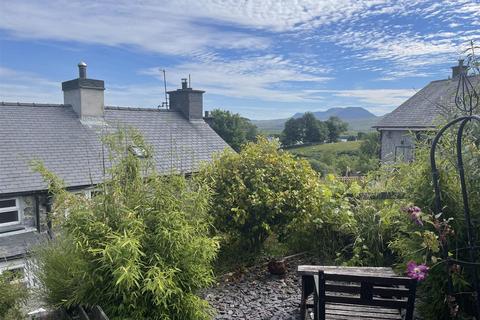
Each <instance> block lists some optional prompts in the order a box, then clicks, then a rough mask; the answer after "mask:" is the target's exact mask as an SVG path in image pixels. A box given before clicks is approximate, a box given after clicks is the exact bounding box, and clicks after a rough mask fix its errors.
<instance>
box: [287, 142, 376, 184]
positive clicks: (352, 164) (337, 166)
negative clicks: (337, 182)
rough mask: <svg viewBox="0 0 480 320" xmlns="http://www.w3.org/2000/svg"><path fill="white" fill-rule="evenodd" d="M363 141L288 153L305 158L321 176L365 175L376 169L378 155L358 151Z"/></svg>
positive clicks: (297, 148) (293, 150)
mask: <svg viewBox="0 0 480 320" xmlns="http://www.w3.org/2000/svg"><path fill="white" fill-rule="evenodd" d="M363 143H364V142H363V141H348V142H336V143H326V144H317V145H311V146H300V147H295V148H289V149H288V151H289V152H291V153H293V154H296V155H298V156H299V157H302V158H305V159H306V160H308V161H309V162H310V164H311V166H312V167H313V168H314V169H315V170H316V171H317V172H320V173H322V174H325V173H327V174H328V173H332V174H336V175H342V176H344V175H347V174H351V173H361V174H365V173H368V172H369V171H372V170H375V169H377V168H378V165H379V161H378V155H375V156H370V155H368V154H364V153H363V152H361V151H360V148H361V146H362V145H363Z"/></svg>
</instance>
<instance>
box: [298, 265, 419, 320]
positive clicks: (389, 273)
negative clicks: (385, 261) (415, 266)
mask: <svg viewBox="0 0 480 320" xmlns="http://www.w3.org/2000/svg"><path fill="white" fill-rule="evenodd" d="M297 272H298V274H299V275H300V276H301V278H302V297H301V301H300V312H301V319H302V320H304V319H305V317H306V315H307V313H308V309H309V308H312V309H313V317H314V319H315V320H346V319H352V320H354V319H358V320H360V319H361V320H367V319H373V320H386V319H389V320H393V319H399V320H400V319H403V318H402V315H401V309H405V311H406V312H405V318H404V319H405V320H412V319H413V309H414V303H415V291H416V284H417V281H416V280H414V279H410V278H406V277H398V276H396V275H395V274H394V273H393V270H392V269H391V268H376V267H332V266H298V270H297ZM312 295H313V303H308V301H309V300H308V299H309V297H310V296H312Z"/></svg>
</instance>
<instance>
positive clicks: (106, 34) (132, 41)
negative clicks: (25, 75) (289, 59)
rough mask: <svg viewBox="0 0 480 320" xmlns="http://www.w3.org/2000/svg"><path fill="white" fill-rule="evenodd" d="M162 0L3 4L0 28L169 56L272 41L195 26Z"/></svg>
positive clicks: (26, 35) (29, 35)
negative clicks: (135, 48) (156, 0)
mask: <svg viewBox="0 0 480 320" xmlns="http://www.w3.org/2000/svg"><path fill="white" fill-rule="evenodd" d="M172 7H173V6H172V5H171V4H170V5H168V3H166V4H164V3H160V2H148V1H146V2H133V1H118V2H110V1H108V2H97V3H94V2H84V1H60V0H53V1H49V2H48V5H46V4H45V3H42V2H34V1H27V2H17V1H13V2H5V3H2V11H1V13H0V28H2V29H5V30H8V31H10V32H11V33H12V34H13V35H15V36H17V37H23V38H33V39H51V40H58V41H77V42H82V43H96V44H102V45H111V46H121V45H127V46H132V47H137V48H140V49H143V50H148V51H152V52H158V53H165V54H191V53H194V52H198V51H205V50H209V49H218V48H226V49H239V48H242V49H250V48H255V49H257V50H258V49H262V48H266V47H267V46H268V44H269V40H268V39H266V38H262V37H259V36H255V35H251V34H247V33H241V32H235V31H222V32H219V30H218V28H214V27H212V26H207V25H206V24H200V23H197V22H195V21H194V20H193V19H192V17H191V16H188V15H186V14H185V12H182V8H181V7H180V6H175V8H177V10H175V11H172V10H171V9H172Z"/></svg>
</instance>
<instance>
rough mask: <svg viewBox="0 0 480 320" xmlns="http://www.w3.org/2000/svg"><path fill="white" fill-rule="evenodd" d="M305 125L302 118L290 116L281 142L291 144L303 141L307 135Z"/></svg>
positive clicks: (286, 144)
mask: <svg viewBox="0 0 480 320" xmlns="http://www.w3.org/2000/svg"><path fill="white" fill-rule="evenodd" d="M304 128H305V126H304V124H303V121H302V119H301V118H299V119H294V118H290V119H288V120H287V122H285V128H284V129H283V132H282V135H281V138H280V140H281V142H282V145H284V146H291V145H294V144H296V143H298V142H303V139H304V137H305V129H304Z"/></svg>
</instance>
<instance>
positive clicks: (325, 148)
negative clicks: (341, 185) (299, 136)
mask: <svg viewBox="0 0 480 320" xmlns="http://www.w3.org/2000/svg"><path fill="white" fill-rule="evenodd" d="M361 144H362V141H347V142H336V143H324V144H316V145H310V146H305V147H295V148H289V149H287V151H289V152H291V153H294V154H296V155H299V156H302V157H306V158H317V157H318V156H320V155H321V154H323V153H331V152H334V153H350V152H355V151H357V150H359V148H360V145H361Z"/></svg>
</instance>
